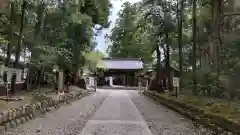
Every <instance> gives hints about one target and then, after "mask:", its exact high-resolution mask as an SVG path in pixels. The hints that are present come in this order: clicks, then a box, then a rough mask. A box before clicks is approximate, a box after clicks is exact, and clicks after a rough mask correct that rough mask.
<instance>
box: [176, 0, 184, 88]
mask: <svg viewBox="0 0 240 135" xmlns="http://www.w3.org/2000/svg"><path fill="white" fill-rule="evenodd" d="M179 6H180V12H179V23H178V49H179V70H180V72H179V78H180V80H179V91H180V92H181V91H182V87H183V86H182V79H183V77H182V74H183V55H182V25H183V9H184V7H183V6H184V1H183V0H180V5H179ZM177 13H178V11H177Z"/></svg>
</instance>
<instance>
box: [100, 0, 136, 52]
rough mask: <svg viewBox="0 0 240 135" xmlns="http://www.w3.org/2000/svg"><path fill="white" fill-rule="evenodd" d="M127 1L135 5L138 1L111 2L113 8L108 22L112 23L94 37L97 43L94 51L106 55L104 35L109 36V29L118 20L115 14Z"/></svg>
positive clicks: (121, 0)
mask: <svg viewBox="0 0 240 135" xmlns="http://www.w3.org/2000/svg"><path fill="white" fill-rule="evenodd" d="M127 1H128V2H130V3H136V2H139V1H140V0H111V3H112V5H113V7H112V9H111V14H110V15H109V21H112V23H111V24H110V26H109V28H107V29H104V30H102V31H101V34H99V35H98V36H97V37H96V41H97V47H96V49H97V50H99V51H101V52H103V53H104V54H106V50H107V47H108V43H106V41H105V38H104V36H105V35H106V34H110V32H111V29H112V28H113V27H114V25H115V22H116V20H117V18H118V16H117V14H118V12H119V11H120V10H121V8H122V4H123V3H124V2H127Z"/></svg>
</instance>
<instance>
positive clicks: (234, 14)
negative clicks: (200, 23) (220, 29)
mask: <svg viewBox="0 0 240 135" xmlns="http://www.w3.org/2000/svg"><path fill="white" fill-rule="evenodd" d="M239 15H240V12H234V13H225V14H223V17H226V16H239Z"/></svg>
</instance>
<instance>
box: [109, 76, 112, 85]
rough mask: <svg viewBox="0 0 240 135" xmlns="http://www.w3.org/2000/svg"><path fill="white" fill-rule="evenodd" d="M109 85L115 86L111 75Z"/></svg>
mask: <svg viewBox="0 0 240 135" xmlns="http://www.w3.org/2000/svg"><path fill="white" fill-rule="evenodd" d="M109 86H111V87H112V86H113V77H112V76H110V77H109Z"/></svg>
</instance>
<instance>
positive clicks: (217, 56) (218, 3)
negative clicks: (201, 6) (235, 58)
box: [212, 0, 222, 80]
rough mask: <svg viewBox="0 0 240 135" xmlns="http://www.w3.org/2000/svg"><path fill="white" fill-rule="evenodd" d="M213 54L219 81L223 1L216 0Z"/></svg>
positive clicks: (214, 6)
mask: <svg viewBox="0 0 240 135" xmlns="http://www.w3.org/2000/svg"><path fill="white" fill-rule="evenodd" d="M213 11H214V12H213V40H212V41H213V49H214V51H213V53H214V59H213V62H214V67H215V70H216V72H217V80H219V74H220V46H221V43H222V41H221V40H222V39H221V32H220V29H221V13H222V0H214V3H213Z"/></svg>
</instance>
